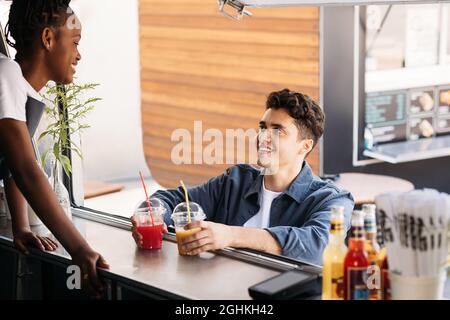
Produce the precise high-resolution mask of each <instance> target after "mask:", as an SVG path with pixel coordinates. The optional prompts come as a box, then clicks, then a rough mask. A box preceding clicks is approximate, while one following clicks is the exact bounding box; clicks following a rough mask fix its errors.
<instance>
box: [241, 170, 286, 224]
mask: <svg viewBox="0 0 450 320" xmlns="http://www.w3.org/2000/svg"><path fill="white" fill-rule="evenodd" d="M280 194H282V192H273V191H270V190H267V189H266V186H265V185H264V178H263V181H262V184H261V193H260V196H259V200H258V201H259V211H258V213H257V214H255V215H254V216H253V217H251V218H250V219H248V220H247V222H246V223H244V227H250V228H268V227H269V222H270V208H271V207H272V202H273V199H275V198H276V197H278V196H279V195H280Z"/></svg>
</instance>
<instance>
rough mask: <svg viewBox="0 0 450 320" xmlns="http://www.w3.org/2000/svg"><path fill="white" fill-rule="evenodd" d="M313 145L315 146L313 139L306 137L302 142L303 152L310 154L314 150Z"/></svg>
mask: <svg viewBox="0 0 450 320" xmlns="http://www.w3.org/2000/svg"><path fill="white" fill-rule="evenodd" d="M313 147H314V140H313V139H304V140H303V143H302V148H301V153H302V154H308V153H309V152H310V151H311V150H312V148H313Z"/></svg>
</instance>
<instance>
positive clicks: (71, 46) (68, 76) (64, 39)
mask: <svg viewBox="0 0 450 320" xmlns="http://www.w3.org/2000/svg"><path fill="white" fill-rule="evenodd" d="M80 40H81V23H80V22H79V20H78V18H77V17H76V16H75V15H72V16H69V18H68V20H67V23H65V24H64V25H63V26H61V27H59V28H58V29H57V30H56V31H55V33H54V45H53V46H52V50H51V51H50V52H49V57H48V58H49V59H48V60H47V61H48V64H49V68H50V70H51V80H53V81H55V82H57V83H61V84H68V83H71V82H72V81H73V76H74V74H75V71H76V70H75V67H76V65H77V64H78V61H79V60H80V59H81V55H80V52H79V51H78V45H79V42H80Z"/></svg>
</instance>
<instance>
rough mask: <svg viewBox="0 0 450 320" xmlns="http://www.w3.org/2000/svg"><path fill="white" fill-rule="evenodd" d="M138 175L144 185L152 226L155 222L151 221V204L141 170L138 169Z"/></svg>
mask: <svg viewBox="0 0 450 320" xmlns="http://www.w3.org/2000/svg"><path fill="white" fill-rule="evenodd" d="M139 176H140V177H141V182H142V186H143V187H144V192H145V199H147V205H148V210H149V211H150V218H151V219H152V226H154V225H155V222H154V221H153V212H152V206H151V205H150V199H149V198H148V193H147V187H146V186H145V182H144V176H143V175H142V172H141V171H140V170H139Z"/></svg>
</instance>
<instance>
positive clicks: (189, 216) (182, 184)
mask: <svg viewBox="0 0 450 320" xmlns="http://www.w3.org/2000/svg"><path fill="white" fill-rule="evenodd" d="M180 183H181V186H182V187H183V190H184V197H185V198H186V205H187V210H188V223H191V208H190V207H189V197H188V192H187V189H186V186H185V185H184V182H183V180H180Z"/></svg>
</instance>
